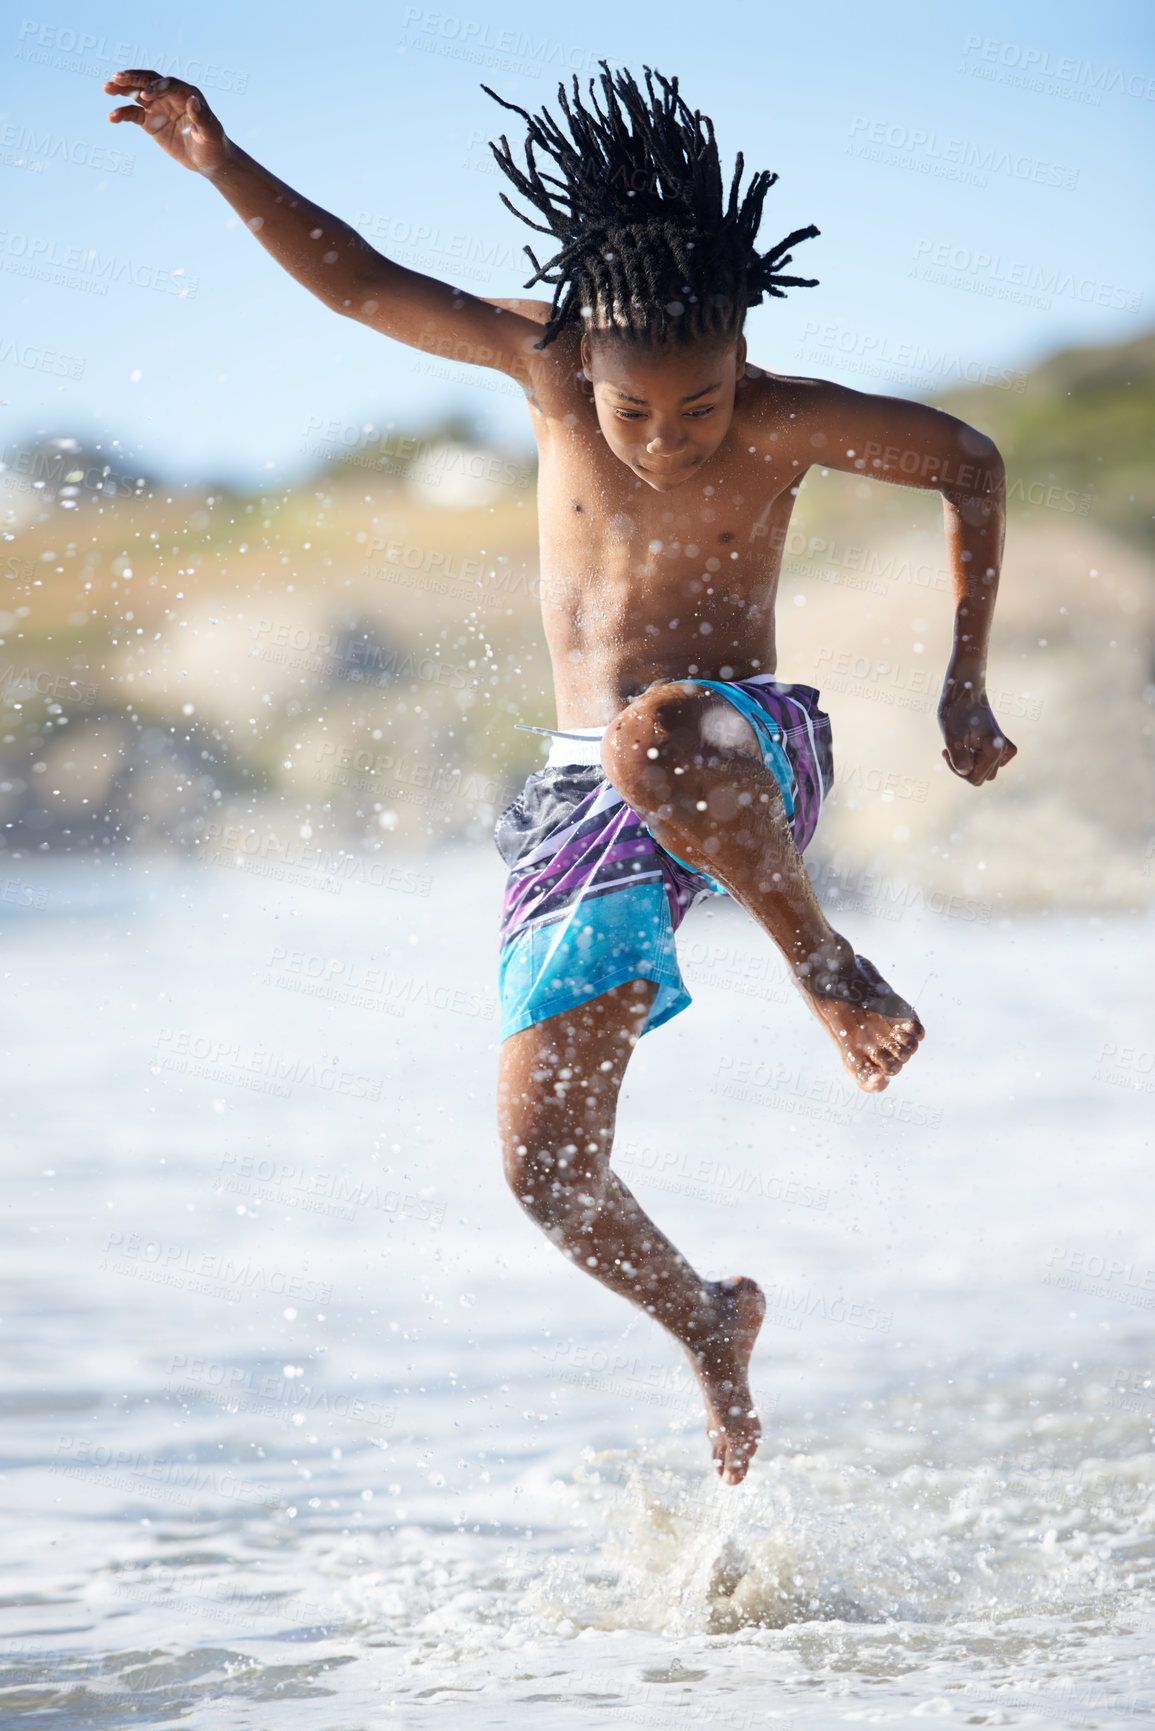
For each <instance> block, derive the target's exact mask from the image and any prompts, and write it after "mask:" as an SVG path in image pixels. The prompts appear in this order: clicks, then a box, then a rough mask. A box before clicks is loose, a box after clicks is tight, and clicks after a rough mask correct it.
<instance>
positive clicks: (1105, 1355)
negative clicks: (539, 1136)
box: [0, 851, 1155, 1731]
mask: <svg viewBox="0 0 1155 1731" xmlns="http://www.w3.org/2000/svg"><path fill="white" fill-rule="evenodd" d="M8 869H9V871H10V874H11V876H12V878H13V880H14V881H15V880H16V879H17V878H18V879H19V882H20V884H22V885H23V886H24V892H23V893H21V894H20V895H15V894H12V895H4V896H2V897H0V921H2V924H3V927H4V933H3V940H4V955H5V958H6V959H5V972H6V974H7V975H8V980H7V984H8V987H9V991H8V994H7V1001H8V1004H9V1006H10V1009H9V1020H8V1030H7V1041H6V1047H7V1050H6V1063H5V1071H6V1078H7V1087H6V1090H5V1093H6V1105H5V1111H6V1116H7V1134H6V1138H5V1140H6V1144H7V1146H8V1148H9V1151H10V1155H9V1169H10V1176H9V1184H8V1189H7V1211H6V1212H7V1234H6V1247H5V1252H4V1257H3V1271H2V1277H3V1284H4V1287H5V1288H6V1290H5V1292H4V1294H3V1298H4V1303H3V1311H2V1314H3V1319H4V1323H3V1327H4V1336H5V1338H6V1342H7V1353H8V1369H7V1374H6V1377H5V1392H4V1400H5V1403H6V1406H7V1409H8V1410H7V1415H6V1416H7V1421H8V1422H7V1423H6V1424H5V1426H4V1432H3V1451H4V1456H5V1459H4V1473H5V1481H4V1482H5V1490H6V1495H5V1497H4V1499H3V1520H4V1523H5V1526H6V1529H7V1531H6V1546H5V1554H6V1557H7V1568H6V1570H5V1583H4V1609H3V1623H2V1625H0V1627H2V1629H3V1636H4V1639H3V1646H2V1651H3V1655H4V1658H3V1669H2V1673H0V1676H2V1681H0V1715H2V1716H3V1721H4V1723H6V1724H12V1725H17V1724H23V1723H24V1722H25V1721H28V1722H29V1723H32V1722H35V1721H38V1720H47V1721H48V1722H50V1723H52V1724H56V1725H60V1726H62V1727H73V1726H75V1727H82V1726H108V1727H112V1726H119V1725H127V1724H150V1723H155V1722H160V1721H168V1720H174V1721H179V1722H181V1723H184V1724H188V1725H190V1726H203V1727H206V1728H207V1727H212V1728H213V1731H217V1728H229V1727H234V1726H236V1727H241V1726H245V1727H260V1728H261V1731H266V1728H269V1727H276V1726H280V1725H284V1726H286V1728H288V1727H301V1728H308V1731H312V1728H314V1727H315V1728H317V1731H361V1728H368V1727H371V1726H372V1727H376V1726H379V1725H382V1724H398V1725H414V1726H417V1725H427V1724H438V1723H444V1724H457V1723H459V1722H465V1723H468V1724H470V1725H475V1726H477V1727H479V1728H480V1727H486V1726H502V1725H517V1724H526V1725H536V1724H538V1723H545V1722H548V1723H549V1724H551V1725H556V1726H560V1727H565V1726H570V1725H573V1726H578V1725H580V1726H589V1725H599V1726H618V1725H641V1726H653V1727H665V1726H671V1727H675V1726H682V1727H687V1728H693V1727H695V1726H699V1725H719V1726H726V1727H731V1728H734V1727H738V1728H740V1727H747V1726H763V1725H765V1726H776V1727H784V1726H791V1725H794V1726H811V1725H813V1726H829V1725H841V1724H844V1723H845V1724H854V1723H884V1722H885V1723H889V1722H900V1721H903V1720H905V1719H911V1718H913V1719H920V1720H922V1719H925V1720H930V1721H932V1722H934V1721H942V1722H954V1723H958V1724H987V1725H1022V1726H1032V1727H1036V1726H1037V1727H1048V1726H1055V1727H1068V1726H1071V1727H1074V1726H1083V1725H1088V1726H1091V1725H1094V1726H1098V1727H1115V1726H1134V1725H1137V1724H1141V1723H1143V1722H1145V1720H1146V1719H1147V1718H1148V1717H1149V1716H1151V1715H1152V1714H1155V1679H1153V1678H1152V1673H1151V1665H1152V1650H1153V1640H1152V1636H1153V1630H1155V1618H1153V1616H1152V1609H1151V1607H1152V1598H1151V1595H1152V1586H1153V1582H1155V1495H1153V1486H1155V1451H1153V1449H1152V1440H1151V1426H1152V1420H1153V1418H1155V1327H1153V1323H1152V1310H1153V1307H1155V1209H1153V1206H1152V1204H1153V1201H1155V1196H1153V1190H1155V1184H1153V1180H1152V1176H1151V1167H1152V1162H1151V1152H1150V1121H1151V1107H1152V1087H1153V1084H1152V1065H1155V1057H1153V1056H1152V1054H1153V1053H1155V1035H1153V1033H1152V1029H1151V1020H1150V1011H1149V983H1148V977H1147V974H1146V972H1145V970H1144V967H1143V957H1144V950H1145V948H1149V943H1150V923H1149V920H1147V919H1145V918H1140V917H1139V916H1134V917H1131V918H1129V919H1122V918H1121V919H1118V920H1102V921H1097V920H1087V919H1073V918H1072V919H1067V920H1063V919H1056V918H1039V919H1037V920H1034V921H1031V920H1022V919H1016V920H1014V921H1006V922H1000V921H999V919H998V918H997V917H995V918H993V919H992V920H991V922H990V924H989V925H984V926H977V925H975V924H973V923H971V924H968V923H966V922H964V921H963V920H962V919H960V918H950V917H942V918H935V917H933V916H928V917H926V918H922V919H916V918H914V917H913V916H912V917H910V918H907V919H905V920H903V921H901V922H897V923H883V922H880V923H878V924H876V925H873V926H872V925H870V924H868V923H867V922H866V921H864V920H861V919H858V918H856V917H855V918H852V917H849V916H848V917H847V919H846V921H845V925H846V929H847V930H848V932H849V935H851V936H852V937H853V938H854V940H855V942H856V944H857V946H858V947H859V948H861V949H862V950H863V951H864V952H865V953H866V954H868V955H870V956H872V957H873V958H874V959H875V960H876V961H877V963H878V964H879V966H880V967H881V968H882V969H883V971H884V972H887V973H888V974H890V975H891V977H892V978H894V979H895V981H896V983H897V984H899V985H900V986H901V987H902V988H903V989H906V990H908V991H909V992H911V993H913V994H914V995H915V996H916V999H917V1002H918V1005H919V1008H920V1011H921V1012H922V1013H923V1016H924V1019H925V1021H926V1022H927V1026H928V1029H929V1034H928V1039H927V1042H926V1045H925V1048H924V1050H923V1051H922V1052H921V1053H920V1054H919V1057H918V1059H917V1060H916V1062H915V1064H914V1065H913V1066H912V1067H911V1070H910V1071H909V1072H908V1074H907V1075H906V1077H904V1078H903V1079H902V1080H901V1081H900V1082H899V1083H898V1084H897V1085H895V1086H894V1087H893V1088H892V1089H891V1090H890V1091H888V1093H887V1094H886V1095H884V1096H881V1097H878V1098H874V1099H868V1098H866V1097H865V1096H860V1095H858V1094H856V1093H854V1092H853V1090H852V1089H851V1088H850V1086H849V1084H844V1083H843V1082H842V1080H841V1078H840V1073H839V1070H838V1067H837V1061H836V1058H835V1055H834V1052H833V1048H832V1047H831V1046H830V1044H829V1042H828V1040H827V1038H826V1037H825V1035H824V1034H823V1032H822V1030H821V1029H820V1028H819V1027H818V1025H817V1023H815V1022H813V1021H812V1020H810V1019H809V1018H808V1017H807V1015H806V1013H805V1011H804V1009H803V1007H802V1005H801V1002H800V1001H799V1000H798V999H797V998H796V997H795V996H794V995H793V993H792V992H791V991H790V990H789V989H788V988H787V986H786V983H785V981H784V979H783V976H782V974H781V971H780V970H779V969H778V967H777V965H776V964H775V963H774V962H773V960H772V959H771V960H769V961H768V959H767V946H766V945H765V943H764V942H763V941H762V940H761V938H760V937H759V936H758V935H757V933H756V932H755V931H754V930H753V929H752V928H751V927H750V926H749V924H748V923H747V922H746V921H745V920H744V918H743V917H742V916H740V915H739V914H738V913H737V911H736V910H734V909H732V908H729V907H722V906H718V907H715V908H714V909H712V910H710V911H708V912H706V911H703V910H699V911H698V913H697V914H695V915H694V916H692V918H691V921H690V922H688V924H687V926H686V928H684V933H683V943H682V951H683V957H684V964H685V967H686V972H687V978H688V981H689V984H690V986H691V989H692V990H693V992H694V996H695V1003H694V1006H693V1008H692V1010H691V1011H690V1012H689V1013H688V1014H687V1015H685V1016H683V1017H681V1018H679V1019H678V1020H677V1021H675V1022H674V1023H673V1024H671V1025H670V1026H669V1027H668V1028H666V1029H663V1030H660V1031H659V1032H658V1033H657V1034H655V1035H654V1036H652V1037H647V1039H646V1040H645V1041H644V1042H643V1043H642V1046H641V1047H640V1048H639V1052H638V1054H637V1057H636V1059H635V1062H634V1065H633V1067H632V1069H631V1075H630V1079H629V1086H628V1089H627V1093H626V1096H625V1099H624V1102H623V1108H622V1112H621V1116H620V1122H619V1137H618V1149H619V1154H618V1164H619V1168H620V1170H621V1171H622V1174H623V1176H624V1177H625V1178H626V1180H627V1182H629V1183H630V1185H631V1186H632V1187H633V1188H634V1189H635V1190H636V1192H637V1193H638V1195H639V1196H640V1197H641V1199H642V1200H643V1202H644V1203H645V1204H646V1206H647V1207H648V1208H650V1209H651V1211H652V1212H653V1213H654V1214H655V1216H656V1217H657V1218H658V1219H659V1221H660V1222H661V1224H662V1225H663V1226H664V1227H666V1228H667V1229H668V1230H669V1231H670V1232H671V1234H672V1236H673V1237H674V1238H675V1239H676V1241H677V1242H678V1243H679V1244H680V1245H681V1246H682V1248H683V1249H684V1250H685V1251H686V1252H687V1254H688V1255H689V1256H690V1257H691V1258H692V1260H693V1261H694V1262H695V1264H696V1266H698V1267H700V1268H701V1269H702V1271H703V1273H705V1274H707V1275H709V1276H714V1277H716V1276H718V1275H723V1274H729V1273H735V1272H744V1273H750V1274H753V1275H756V1276H757V1277H758V1278H759V1279H760V1280H761V1281H762V1282H763V1284H764V1286H765V1288H766V1291H767V1296H768V1300H769V1310H768V1316H767V1324H766V1327H765V1329H764V1331H763V1334H762V1336H761V1339H760V1341H759V1346H758V1350H757V1353H756V1357H755V1362H754V1387H755V1391H756V1395H757V1398H758V1400H759V1405H760V1409H761V1412H762V1416H763V1424H764V1430H765V1437H764V1444H763V1448H762V1450H761V1452H760V1454H759V1456H758V1457H757V1459H756V1461H755V1462H754V1465H753V1468H752V1471H751V1474H750V1477H749V1480H748V1481H747V1483H746V1484H745V1485H744V1486H742V1487H741V1488H740V1489H738V1490H731V1489H727V1488H725V1487H722V1486H721V1485H719V1484H718V1483H717V1481H716V1480H715V1479H714V1478H713V1476H712V1474H711V1472H710V1470H709V1458H708V1449H707V1446H706V1443H705V1439H704V1436H703V1432H702V1423H701V1417H700V1413H699V1410H698V1407H697V1403H696V1399H695V1394H694V1390H693V1387H692V1384H691V1380H690V1377H689V1375H688V1372H687V1371H686V1369H685V1367H684V1365H683V1364H682V1363H680V1361H679V1359H678V1356H677V1354H676V1351H675V1350H674V1349H673V1348H672V1347H671V1345H670V1344H669V1342H668V1341H667V1340H666V1338H665V1337H664V1336H663V1335H662V1334H661V1332H660V1331H659V1330H658V1329H656V1328H655V1327H654V1326H653V1325H652V1324H651V1323H650V1322H648V1321H647V1320H646V1319H645V1318H643V1317H641V1316H639V1315H636V1314H635V1313H634V1312H632V1311H631V1310H630V1309H628V1308H627V1307H626V1306H624V1305H623V1304H622V1303H621V1301H619V1300H616V1299H614V1298H613V1297H611V1296H610V1295H608V1294H606V1293H604V1292H603V1291H602V1290H601V1289H600V1288H598V1287H597V1286H596V1285H595V1284H594V1283H593V1282H591V1281H590V1280H588V1279H587V1278H586V1277H585V1276H583V1275H582V1274H581V1273H580V1272H579V1271H577V1270H576V1269H574V1268H573V1267H572V1266H570V1265H569V1264H568V1263H566V1262H565V1261H563V1260H562V1259H561V1258H560V1257H559V1256H558V1255H557V1254H556V1252H554V1251H553V1250H552V1249H551V1247H550V1246H549V1245H548V1244H547V1243H546V1242H545V1241H544V1240H543V1239H542V1238H541V1237H540V1236H539V1235H538V1234H537V1232H536V1230H535V1229H534V1228H533V1227H532V1226H531V1225H530V1224H529V1223H528V1222H527V1221H525V1220H524V1219H523V1218H522V1216H521V1215H520V1213H519V1211H518V1210H517V1208H516V1207H515V1205H514V1204H513V1202H512V1201H511V1199H510V1198H509V1196H508V1193H507V1192H506V1191H505V1189H504V1186H503V1184H502V1183H501V1181H500V1169H499V1162H498V1157H497V1145H496V1136H495V1132H494V1130H493V1128H492V1122H491V1120H492V1094H493V1081H494V1070H495V1053H496V1019H495V1014H494V1009H495V1007H494V1002H493V960H494V956H493V947H494V946H493V921H494V914H495V909H496V901H497V896H498V893H499V887H500V869H499V866H498V864H497V862H496V861H495V860H494V859H492V858H491V857H490V856H489V854H488V853H487V852H485V851H481V852H462V853H459V854H445V855H441V856H434V858H433V859H432V860H431V861H426V862H421V861H414V862H411V864H407V865H406V866H405V868H404V869H400V868H399V869H397V870H396V871H394V872H392V873H390V874H388V875H386V876H384V877H383V876H382V874H381V873H380V872H379V871H377V872H375V873H373V874H370V876H371V878H372V879H374V880H375V881H366V880H365V879H364V877H363V875H362V874H360V873H353V872H351V873H350V874H349V875H348V876H347V877H345V878H324V877H322V876H321V875H320V874H319V873H310V872H308V871H300V872H298V873H296V876H297V879H298V881H295V882H293V881H286V880H287V878H291V877H292V876H293V874H292V873H288V872H287V871H286V873H284V874H282V875H281V876H279V877H278V876H277V875H275V874H270V875H267V876H264V877H258V876H254V875H253V874H252V871H251V866H250V868H246V869H237V870H236V871H230V870H227V869H225V868H222V867H220V866H217V867H214V868H204V869H201V868H197V867H194V866H184V867H175V866H155V865H154V866H152V867H149V868H147V869H146V867H145V866H143V865H142V864H136V865H134V866H132V867H128V866H124V865H119V866H118V865H111V866H110V865H105V866H103V867H100V868H98V867H96V866H87V865H83V866H82V865H78V864H71V865H68V864H49V863H47V862H28V861H24V862H20V864H19V866H16V865H15V864H14V865H12V866H10V868H8Z"/></svg>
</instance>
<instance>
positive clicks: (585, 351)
mask: <svg viewBox="0 0 1155 1731" xmlns="http://www.w3.org/2000/svg"><path fill="white" fill-rule="evenodd" d="M590 358H591V355H590V339H589V332H588V331H583V332H582V340H581V360H582V372H583V373H584V374H585V376H586V378H587V379H588V378H589V376H590Z"/></svg>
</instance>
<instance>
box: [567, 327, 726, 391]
mask: <svg viewBox="0 0 1155 1731" xmlns="http://www.w3.org/2000/svg"><path fill="white" fill-rule="evenodd" d="M582 365H583V366H584V365H585V362H584V361H583V362H582ZM745 377H746V338H745V335H742V336H740V337H739V338H738V346H737V351H736V353H735V356H734V379H735V382H736V381H737V380H738V379H744V378H745Z"/></svg>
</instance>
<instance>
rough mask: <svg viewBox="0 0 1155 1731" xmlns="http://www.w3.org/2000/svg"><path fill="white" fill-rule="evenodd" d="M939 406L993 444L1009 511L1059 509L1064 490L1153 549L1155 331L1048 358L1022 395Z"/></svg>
mask: <svg viewBox="0 0 1155 1731" xmlns="http://www.w3.org/2000/svg"><path fill="white" fill-rule="evenodd" d="M941 406H942V407H943V408H945V409H949V410H950V412H951V413H952V414H955V415H959V416H961V417H962V419H963V420H966V421H970V422H971V423H972V425H974V426H977V427H980V428H981V429H982V430H983V432H985V433H989V434H990V435H991V437H992V438H993V439H995V440H996V442H997V443H998V445H999V448H1000V449H1001V451H1002V453H1003V456H1004V458H1005V459H1006V464H1007V473H1008V481H1009V489H1008V490H1009V495H1010V503H1011V505H1012V508H1014V507H1016V506H1021V507H1024V508H1026V509H1028V510H1029V509H1031V508H1032V507H1037V506H1046V505H1047V504H1048V503H1049V504H1050V508H1051V509H1052V510H1055V509H1057V510H1062V509H1063V508H1064V506H1063V503H1059V504H1056V503H1055V499H1056V498H1061V496H1062V495H1063V494H1064V493H1066V492H1070V493H1073V494H1074V496H1075V500H1076V503H1075V505H1074V506H1073V507H1071V508H1073V509H1074V510H1075V511H1077V512H1078V514H1079V515H1081V516H1090V517H1091V518H1092V519H1093V520H1094V521H1095V522H1096V523H1097V524H1098V525H1099V526H1100V527H1101V528H1104V529H1108V530H1111V531H1112V532H1113V533H1115V534H1116V535H1119V536H1121V537H1122V538H1123V539H1125V540H1127V541H1130V542H1132V543H1133V544H1136V545H1138V546H1140V547H1142V548H1144V549H1145V550H1146V551H1150V550H1151V549H1152V548H1153V547H1155V460H1153V459H1155V331H1150V332H1148V333H1147V335H1146V336H1142V337H1139V338H1137V339H1136V340H1135V341H1134V342H1130V343H1122V344H1119V345H1117V346H1113V347H1110V348H1095V349H1066V350H1064V351H1062V352H1061V353H1060V354H1057V355H1052V356H1051V357H1050V359H1049V360H1046V361H1044V362H1043V363H1042V364H1041V365H1040V366H1038V367H1036V368H1035V369H1034V371H1033V372H1031V373H1029V374H1028V375H1027V379H1026V384H1025V387H1024V389H1023V390H1022V391H1021V392H1013V391H1006V390H998V389H992V388H990V387H982V388H978V389H974V390H965V391H955V392H952V393H951V394H950V395H949V396H947V397H944V398H943V399H942V402H941ZM1051 487H1057V488H1058V489H1059V494H1058V495H1056V494H1049V492H1048V490H1049V489H1050V488H1051ZM1048 514H1049V513H1048Z"/></svg>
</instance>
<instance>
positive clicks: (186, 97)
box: [104, 70, 230, 174]
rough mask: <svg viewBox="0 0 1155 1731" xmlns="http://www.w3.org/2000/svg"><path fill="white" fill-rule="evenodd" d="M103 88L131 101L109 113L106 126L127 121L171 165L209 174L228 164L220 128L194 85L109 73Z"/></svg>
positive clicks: (131, 73) (140, 73)
mask: <svg viewBox="0 0 1155 1731" xmlns="http://www.w3.org/2000/svg"><path fill="white" fill-rule="evenodd" d="M104 88H105V92H106V93H107V95H109V96H131V97H132V98H133V102H132V103H130V104H129V105H128V106H126V107H124V108H114V109H113V110H112V112H111V114H110V115H109V117H108V118H109V120H111V121H112V124H113V125H114V126H117V125H119V124H120V123H121V122H122V121H125V120H127V121H130V122H131V123H132V124H133V125H134V126H143V127H144V130H145V131H146V132H147V133H150V134H151V136H152V137H153V138H155V139H156V142H157V143H158V144H159V145H160V147H161V149H162V150H165V151H167V152H168V154H169V156H171V157H172V159H173V161H174V162H179V163H181V164H182V166H183V167H185V168H191V169H194V170H195V171H196V173H197V174H215V173H216V171H217V170H218V169H219V168H221V167H223V165H224V164H225V163H226V162H227V161H228V160H229V155H230V147H229V141H228V139H227V138H226V137H225V129H224V127H223V126H222V125H221V123H220V121H219V120H218V119H217V117H216V115H215V114H214V113H213V111H212V109H211V108H210V107H209V105H208V103H207V102H206V101H205V99H204V97H203V96H202V95H201V93H200V91H199V90H198V89H197V88H196V86H195V85H192V84H185V83H184V82H183V80H182V79H180V78H162V77H161V76H160V73H159V72H147V71H140V70H134V71H129V72H114V73H113V75H112V77H111V78H110V79H109V81H108V83H107V84H106V85H105V87H104Z"/></svg>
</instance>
